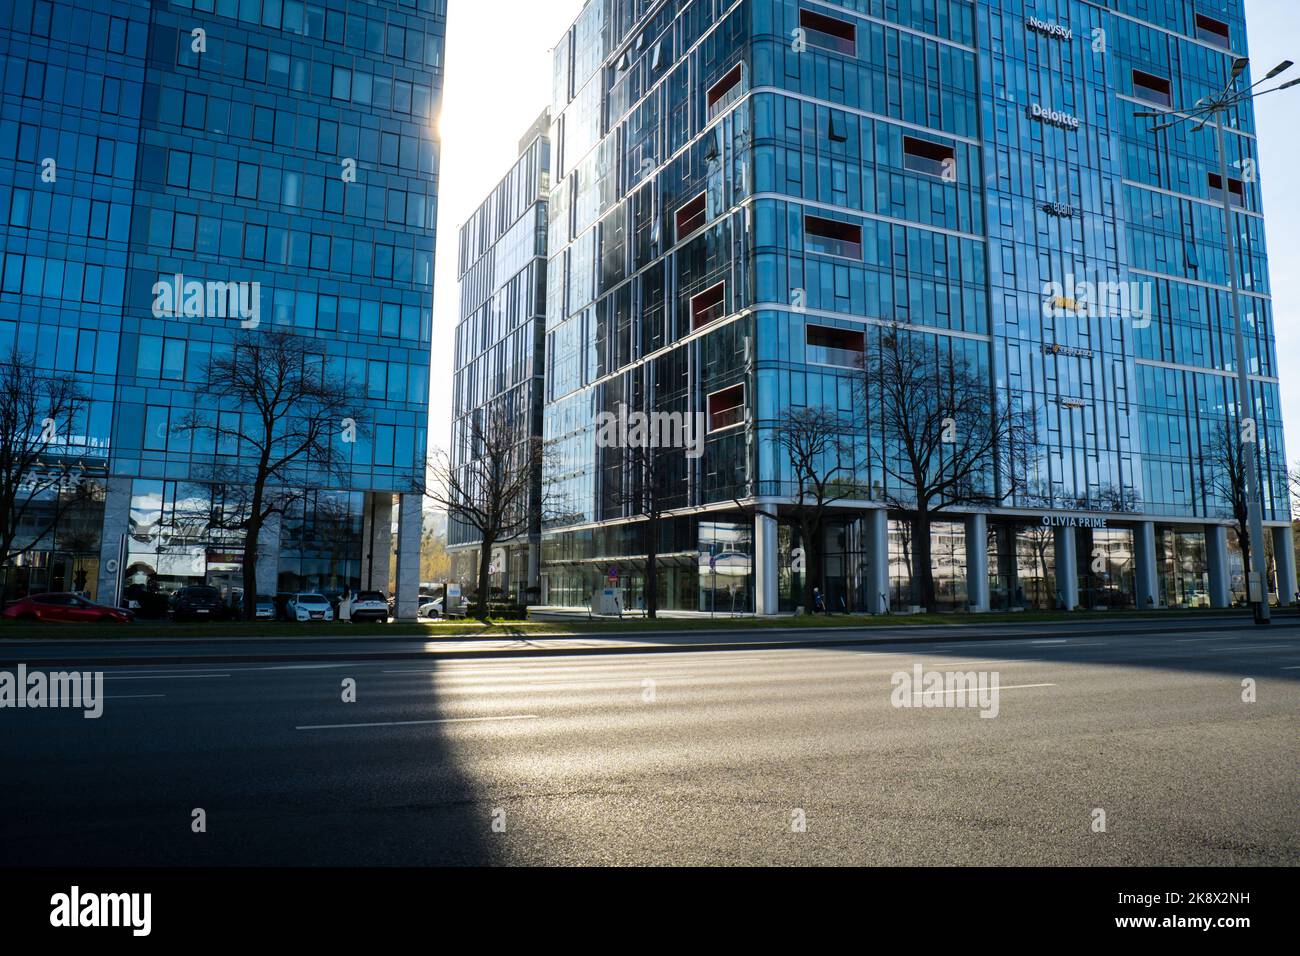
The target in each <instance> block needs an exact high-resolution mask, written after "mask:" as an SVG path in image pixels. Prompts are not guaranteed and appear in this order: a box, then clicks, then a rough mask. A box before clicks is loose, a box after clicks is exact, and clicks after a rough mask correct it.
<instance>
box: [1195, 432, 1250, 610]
mask: <svg viewBox="0 0 1300 956" xmlns="http://www.w3.org/2000/svg"><path fill="white" fill-rule="evenodd" d="M1202 460H1203V461H1204V462H1205V465H1206V467H1207V468H1208V470H1209V475H1208V478H1207V480H1206V486H1207V487H1208V488H1209V490H1210V491H1212V492H1214V495H1215V497H1217V498H1218V499H1219V500H1220V501H1222V502H1225V503H1226V505H1227V508H1228V514H1229V516H1230V517H1231V518H1232V521H1233V523H1234V524H1235V525H1236V530H1237V543H1238V545H1240V547H1241V562H1242V569H1243V570H1244V571H1245V574H1246V582H1247V590H1249V589H1250V588H1249V582H1250V569H1251V565H1252V564H1253V563H1254V562H1253V560H1252V558H1253V555H1254V548H1253V547H1252V542H1251V539H1250V497H1249V490H1248V487H1247V484H1246V448H1245V445H1244V444H1243V443H1242V442H1241V441H1240V439H1239V438H1238V436H1237V431H1236V429H1235V428H1233V427H1232V425H1231V424H1230V423H1228V422H1221V423H1220V424H1217V425H1215V426H1214V427H1213V428H1212V429H1211V430H1210V437H1209V439H1208V441H1207V442H1206V444H1205V451H1204V456H1203V459H1202ZM1246 601H1247V603H1249V602H1250V601H1251V597H1250V595H1249V594H1247V595H1246Z"/></svg>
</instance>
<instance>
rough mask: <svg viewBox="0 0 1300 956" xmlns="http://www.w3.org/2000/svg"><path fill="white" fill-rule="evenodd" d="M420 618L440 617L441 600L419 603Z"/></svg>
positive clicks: (434, 599)
mask: <svg viewBox="0 0 1300 956" xmlns="http://www.w3.org/2000/svg"><path fill="white" fill-rule="evenodd" d="M420 617H442V598H433V599H432V600H422V601H420Z"/></svg>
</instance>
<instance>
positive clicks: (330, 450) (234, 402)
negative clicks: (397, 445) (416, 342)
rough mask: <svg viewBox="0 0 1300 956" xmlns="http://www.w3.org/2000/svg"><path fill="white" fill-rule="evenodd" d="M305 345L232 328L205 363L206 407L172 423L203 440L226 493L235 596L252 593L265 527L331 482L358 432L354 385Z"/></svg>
mask: <svg viewBox="0 0 1300 956" xmlns="http://www.w3.org/2000/svg"><path fill="white" fill-rule="evenodd" d="M311 346H312V340H311V339H309V338H304V337H302V336H298V335H294V334H292V333H290V332H283V331H271V332H246V333H243V334H241V336H240V337H239V339H238V340H237V341H236V342H235V345H234V347H233V348H232V349H231V351H230V352H229V353H228V354H223V355H218V356H214V357H213V358H212V360H211V361H210V362H209V363H208V366H207V380H208V393H209V395H211V396H212V397H213V398H215V399H216V407H215V409H212V410H200V411H195V412H192V413H190V414H189V415H187V416H185V417H184V418H183V419H182V420H181V422H180V423H179V424H178V425H177V426H176V430H177V431H180V432H188V433H197V434H205V435H208V436H211V438H212V440H213V446H214V448H215V456H216V460H217V464H216V465H214V466H213V469H212V470H213V478H214V480H215V479H219V483H220V485H221V486H222V487H223V489H225V491H226V493H227V503H226V508H225V511H224V514H225V515H226V517H224V518H223V519H221V520H222V522H223V525H222V526H224V527H225V528H227V529H237V530H240V531H243V533H244V564H243V585H244V594H245V595H246V596H252V597H253V598H255V597H256V595H257V559H258V547H259V545H260V540H261V535H262V530H263V528H264V527H265V526H266V523H267V522H268V521H269V520H271V518H273V517H274V516H277V515H280V516H283V515H284V514H285V513H286V511H287V510H288V509H289V508H290V507H291V506H292V505H293V503H294V502H297V501H300V500H302V499H303V497H304V496H305V495H306V494H307V493H308V492H309V491H314V490H317V489H320V488H328V487H330V485H331V484H334V485H337V484H338V481H337V480H334V481H331V479H337V478H338V477H339V476H340V473H341V472H342V470H343V467H344V456H343V454H342V447H341V446H342V445H344V444H347V443H349V442H351V441H354V440H355V439H356V437H358V436H360V435H363V434H365V428H364V426H362V425H360V424H359V423H358V422H357V420H356V416H357V414H358V409H360V408H361V407H362V401H361V396H360V394H359V392H358V390H357V388H356V387H355V386H354V385H353V384H352V383H351V382H347V381H343V380H339V379H336V378H334V377H331V376H330V375H329V374H328V372H327V370H326V365H325V360H324V355H322V354H321V353H319V352H316V351H313V350H312V347H311ZM214 483H215V481H214ZM256 613H257V601H256V600H253V599H246V600H245V601H244V617H245V618H246V619H247V620H254V619H255V616H256Z"/></svg>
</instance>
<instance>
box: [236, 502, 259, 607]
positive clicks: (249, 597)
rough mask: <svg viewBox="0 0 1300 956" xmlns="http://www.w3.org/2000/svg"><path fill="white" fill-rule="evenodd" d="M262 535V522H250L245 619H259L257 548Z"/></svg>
mask: <svg viewBox="0 0 1300 956" xmlns="http://www.w3.org/2000/svg"><path fill="white" fill-rule="evenodd" d="M261 537H262V522H261V521H257V520H256V519H254V520H252V521H250V522H249V525H248V529H247V531H246V532H245V534H244V571H243V577H244V606H243V608H242V609H241V612H242V613H241V616H242V617H243V619H244V620H245V621H256V620H257V549H258V545H259V543H260V541H261Z"/></svg>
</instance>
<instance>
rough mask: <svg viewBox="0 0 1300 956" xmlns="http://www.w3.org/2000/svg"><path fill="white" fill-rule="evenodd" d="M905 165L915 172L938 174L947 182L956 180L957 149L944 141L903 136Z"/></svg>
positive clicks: (937, 175) (929, 174)
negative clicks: (945, 144)
mask: <svg viewBox="0 0 1300 956" xmlns="http://www.w3.org/2000/svg"><path fill="white" fill-rule="evenodd" d="M903 166H904V168H906V169H910V170H911V171H912V172H914V173H925V174H926V175H927V176H936V177H938V178H939V179H942V180H945V181H947V182H955V181H956V172H957V151H956V150H954V149H953V148H952V147H951V146H944V145H943V144H942V143H932V142H930V141H929V140H924V139H917V138H915V137H914V136H904V137H903Z"/></svg>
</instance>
